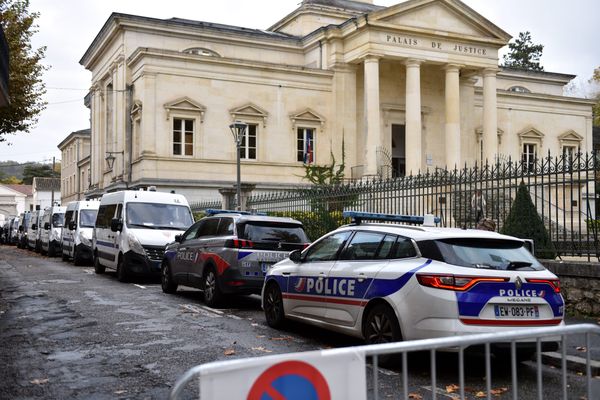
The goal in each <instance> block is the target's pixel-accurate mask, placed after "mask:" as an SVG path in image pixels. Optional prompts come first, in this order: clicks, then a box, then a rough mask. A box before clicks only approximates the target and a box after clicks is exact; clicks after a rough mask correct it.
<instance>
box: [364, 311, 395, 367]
mask: <svg viewBox="0 0 600 400" xmlns="http://www.w3.org/2000/svg"><path fill="white" fill-rule="evenodd" d="M364 336H365V342H366V343H367V344H377V343H393V342H399V341H401V340H402V333H401V332H400V325H399V324H398V319H397V318H396V315H395V314H394V310H392V309H391V308H390V307H389V306H388V305H387V304H378V305H376V306H375V307H373V308H372V309H371V310H370V311H369V313H368V315H367V319H366V322H365V325H364ZM399 361H400V358H399V357H398V355H394V354H390V355H381V356H378V362H379V364H380V365H382V366H392V365H395V364H396V363H398V362H399Z"/></svg>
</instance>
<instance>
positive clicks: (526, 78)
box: [80, 0, 592, 200]
mask: <svg viewBox="0 0 600 400" xmlns="http://www.w3.org/2000/svg"><path fill="white" fill-rule="evenodd" d="M257 12H260V11H259V10H257ZM515 18H520V17H519V16H517V17H515ZM521 18H527V17H526V16H521ZM510 39H511V35H510V34H508V33H507V32H505V31H504V30H502V29H501V28H500V27H498V26H496V25H494V23H493V22H491V21H489V20H487V19H486V18H485V17H484V16H482V15H480V14H478V13H477V12H475V11H474V10H473V9H471V8H469V7H468V6H466V5H465V4H464V3H462V2H461V1H459V0H407V1H404V2H401V3H399V4H397V5H394V6H390V7H381V6H378V5H375V4H373V2H372V1H370V0H362V1H347V0H304V1H302V3H301V4H300V5H299V6H298V8H297V9H296V10H293V11H291V12H290V13H289V14H288V15H286V16H284V17H283V18H282V19H281V20H280V21H278V22H276V23H275V24H274V25H272V26H271V27H270V28H268V29H267V30H258V29H248V28H243V27H237V26H228V25H222V24H216V23H211V22H201V21H192V20H188V19H181V18H171V19H155V18H147V17H141V16H133V15H124V14H117V13H115V14H112V15H111V16H110V17H109V19H108V20H107V21H106V23H105V24H104V26H103V27H102V29H101V30H100V32H99V33H98V35H97V36H96V38H95V39H94V41H93V42H92V44H91V45H90V47H89V48H88V50H87V51H86V52H85V54H84V55H83V57H82V59H81V61H80V63H81V64H82V65H83V66H84V67H85V68H86V69H88V70H90V71H91V72H92V82H91V92H90V102H89V105H90V108H91V149H92V150H91V157H90V174H91V179H90V182H91V186H90V188H89V189H88V191H87V192H86V195H88V196H95V195H100V194H101V193H103V192H106V191H109V190H115V189H120V188H125V187H130V188H137V187H147V186H157V188H158V189H159V190H175V191H177V192H178V193H183V194H185V195H186V196H187V197H188V199H190V200H198V199H205V198H216V197H218V193H219V192H218V190H219V189H221V188H231V187H232V186H233V185H234V184H235V181H236V146H235V143H234V141H233V139H232V135H231V132H230V129H229V125H230V124H232V123H233V122H234V121H242V122H244V123H246V124H248V129H247V131H246V136H245V138H244V141H243V143H242V147H241V151H240V152H241V171H242V181H243V182H244V183H248V184H252V185H255V189H254V191H255V193H256V192H264V191H270V190H275V189H283V188H289V187H293V186H297V185H299V184H305V183H307V182H306V181H304V180H303V179H302V176H303V175H304V167H303V165H304V163H306V162H314V163H317V164H326V163H329V162H330V161H331V154H333V155H334V156H335V159H336V160H337V161H340V160H341V159H342V146H344V148H345V151H344V153H345V160H344V161H345V165H346V171H347V172H346V178H348V179H362V178H364V177H370V176H389V175H396V176H398V175H408V174H411V173H416V172H418V171H424V170H427V169H430V170H433V169H435V168H436V167H446V166H449V167H454V166H455V165H458V166H461V165H465V164H468V165H472V164H474V163H475V162H480V161H481V160H490V161H494V160H497V159H498V158H500V159H501V160H504V159H507V158H508V157H509V156H510V157H512V158H513V159H519V160H520V159H522V158H524V159H525V160H530V159H532V158H533V157H535V156H536V155H542V154H544V155H545V154H546V153H547V152H548V151H551V152H552V154H559V153H561V152H563V151H569V152H570V151H574V150H575V149H577V148H580V149H581V150H582V151H588V150H591V147H592V108H591V102H589V101H587V100H583V99H576V98H570V97H565V96H563V87H564V86H565V85H566V84H567V83H568V82H569V81H570V80H571V79H572V78H574V76H572V75H567V74H562V73H551V72H532V71H521V70H512V69H505V68H501V67H498V51H499V49H501V48H502V47H504V46H505V45H506V44H507V43H508V41H509V40H510ZM107 161H111V162H107Z"/></svg>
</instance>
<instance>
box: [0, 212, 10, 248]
mask: <svg viewBox="0 0 600 400" xmlns="http://www.w3.org/2000/svg"><path fill="white" fill-rule="evenodd" d="M9 232H10V218H7V219H6V220H4V223H3V224H2V226H1V227H0V243H2V244H8V243H9V241H10V240H9V237H10V233H9Z"/></svg>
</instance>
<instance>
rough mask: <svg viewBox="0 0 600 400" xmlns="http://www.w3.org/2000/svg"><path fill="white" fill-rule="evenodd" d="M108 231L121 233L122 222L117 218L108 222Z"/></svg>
mask: <svg viewBox="0 0 600 400" xmlns="http://www.w3.org/2000/svg"><path fill="white" fill-rule="evenodd" d="M110 230H111V231H113V232H121V231H122V230H123V222H121V220H120V219H119V218H113V219H111V220H110Z"/></svg>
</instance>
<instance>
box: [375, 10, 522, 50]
mask: <svg viewBox="0 0 600 400" xmlns="http://www.w3.org/2000/svg"><path fill="white" fill-rule="evenodd" d="M369 20H370V21H379V22H382V23H386V24H389V25H396V26H398V28H400V29H402V28H414V29H418V30H423V31H431V32H432V33H433V34H436V35H440V34H442V35H446V34H454V35H458V36H465V37H466V38H479V39H490V40H493V41H500V42H503V43H508V41H509V40H510V38H511V36H510V35H509V34H508V33H506V32H504V31H503V30H502V29H500V28H499V27H497V26H496V25H494V24H493V23H492V22H490V21H488V20H487V19H486V18H485V17H483V16H482V15H480V14H478V13H477V12H475V11H474V10H473V9H471V8H470V7H468V6H467V5H465V4H464V3H462V2H461V1H459V0H409V1H406V2H403V3H400V4H397V5H395V6H391V7H388V8H386V9H383V10H381V11H377V12H375V13H372V14H370V15H369Z"/></svg>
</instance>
